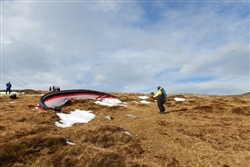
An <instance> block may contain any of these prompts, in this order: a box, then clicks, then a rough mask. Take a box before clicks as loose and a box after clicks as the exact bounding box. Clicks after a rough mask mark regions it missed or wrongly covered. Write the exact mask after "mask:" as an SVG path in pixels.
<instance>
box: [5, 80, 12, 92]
mask: <svg viewBox="0 0 250 167" xmlns="http://www.w3.org/2000/svg"><path fill="white" fill-rule="evenodd" d="M11 86H12V85H11V83H10V82H8V83H7V84H6V94H7V92H9V94H10V92H11Z"/></svg>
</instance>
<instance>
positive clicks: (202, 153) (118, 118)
mask: <svg viewBox="0 0 250 167" xmlns="http://www.w3.org/2000/svg"><path fill="white" fill-rule="evenodd" d="M26 91H28V92H30V94H40V93H42V91H33V90H26ZM43 93H44V92H43ZM111 94H114V95H116V96H118V97H119V98H120V99H121V100H122V101H123V102H126V103H127V105H126V107H123V106H113V107H107V106H101V105H98V104H94V101H92V100H72V101H70V102H68V103H67V104H66V105H65V106H63V107H62V109H61V112H63V113H69V112H70V111H71V110H74V109H82V110H92V111H93V113H94V114H95V115H96V117H95V118H94V119H93V120H92V121H90V122H89V123H87V124H74V125H73V127H70V128H59V127H57V126H55V125H54V123H55V122H56V121H59V117H58V116H57V115H56V113H55V112H54V111H52V110H48V111H40V110H37V109H35V107H36V105H37V102H38V99H39V97H37V96H25V95H22V96H19V97H18V98H17V99H15V100H12V99H10V98H9V97H0V131H1V136H0V166H1V167H12V166H15V167H24V166H25V167H26V166H30V167H37V166H39V167H83V166H84V167H97V166H99V167H101V166H102V167H106V166H109V167H125V166H129V167H130V166H131V167H161V166H162V167H194V166H195V167H210V166H211V167H215V166H218V167H250V109H249V104H250V94H249V93H247V94H244V95H237V96H209V95H194V94H178V95H169V96H168V101H167V102H166V104H165V107H166V109H167V112H168V113H167V114H164V115H161V114H158V108H157V106H156V104H155V103H154V102H153V100H152V99H151V101H152V102H153V103H151V104H140V103H135V102H133V101H140V99H139V98H138V96H139V95H147V96H149V94H139V93H111ZM174 97H183V98H185V99H186V100H185V101H183V102H177V101H175V100H174ZM128 114H133V115H135V116H136V118H132V117H129V116H128ZM107 115H109V116H111V117H112V118H114V119H112V120H108V119H106V118H105V116H107ZM126 131H127V132H129V133H130V134H132V135H128V134H127V133H125V132H126ZM67 140H68V141H71V142H74V143H75V145H69V144H67V143H66V141H67Z"/></svg>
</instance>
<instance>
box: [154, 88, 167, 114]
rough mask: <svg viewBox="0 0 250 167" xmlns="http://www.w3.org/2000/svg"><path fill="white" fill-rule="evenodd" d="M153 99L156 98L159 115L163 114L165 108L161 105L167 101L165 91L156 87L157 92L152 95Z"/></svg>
mask: <svg viewBox="0 0 250 167" xmlns="http://www.w3.org/2000/svg"><path fill="white" fill-rule="evenodd" d="M152 94H153V98H157V106H158V108H159V110H160V114H164V113H165V107H164V106H163V104H164V103H165V102H166V100H167V93H166V90H165V89H164V88H162V87H160V86H158V87H157V92H156V93H153V92H152Z"/></svg>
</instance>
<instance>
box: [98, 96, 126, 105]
mask: <svg viewBox="0 0 250 167" xmlns="http://www.w3.org/2000/svg"><path fill="white" fill-rule="evenodd" d="M95 104H101V105H106V106H114V105H120V104H122V101H121V100H119V99H109V98H103V99H99V100H97V101H96V102H95Z"/></svg>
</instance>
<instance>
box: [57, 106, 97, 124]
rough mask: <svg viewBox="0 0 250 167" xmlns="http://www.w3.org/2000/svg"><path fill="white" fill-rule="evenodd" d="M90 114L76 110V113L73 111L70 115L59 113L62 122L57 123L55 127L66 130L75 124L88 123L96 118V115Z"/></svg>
mask: <svg viewBox="0 0 250 167" xmlns="http://www.w3.org/2000/svg"><path fill="white" fill-rule="evenodd" d="M90 112H91V111H83V110H78V109H76V110H75V111H71V112H70V114H63V113H57V115H58V116H59V118H60V119H61V120H60V121H59V122H55V125H56V126H58V127H62V128H66V127H71V126H72V125H73V124H74V123H88V122H89V121H91V120H92V119H94V118H95V114H92V113H90Z"/></svg>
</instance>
